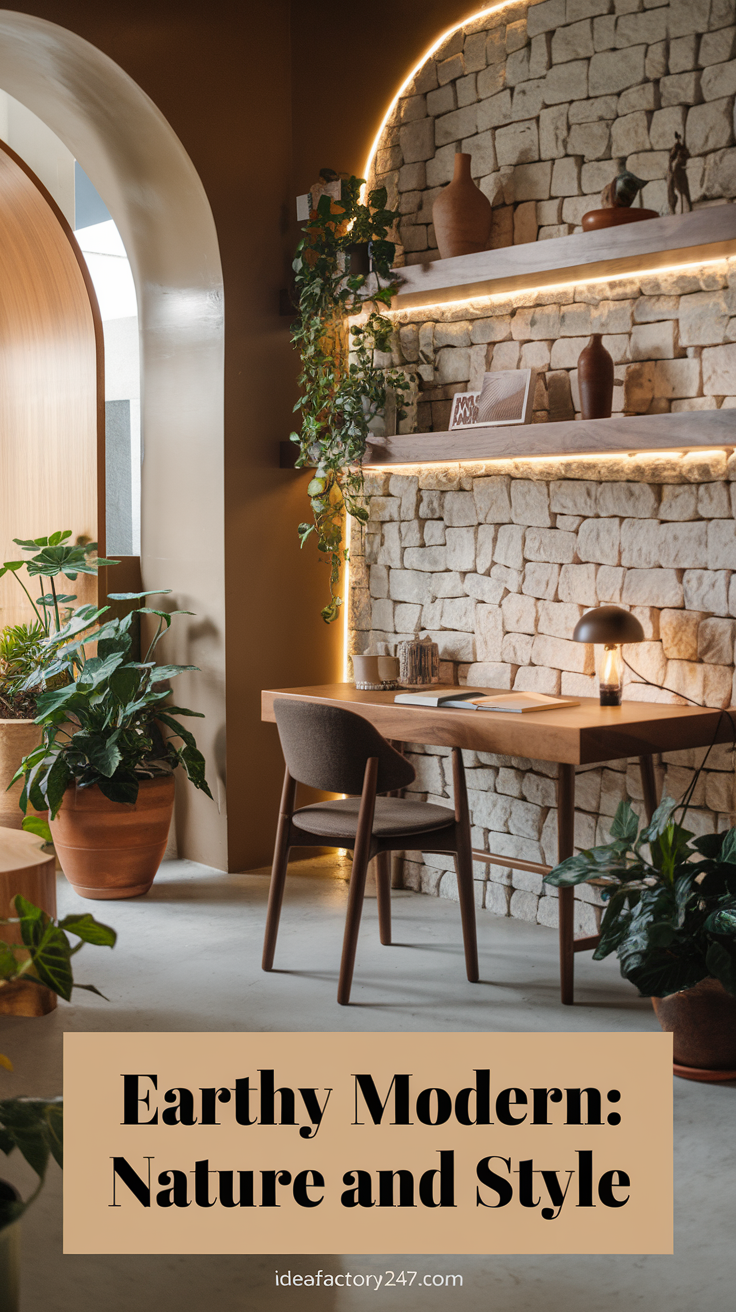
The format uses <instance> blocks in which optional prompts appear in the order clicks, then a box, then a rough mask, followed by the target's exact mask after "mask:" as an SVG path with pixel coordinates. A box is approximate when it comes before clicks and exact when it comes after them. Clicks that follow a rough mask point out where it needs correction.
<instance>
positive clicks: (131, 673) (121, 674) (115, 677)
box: [110, 634, 141, 706]
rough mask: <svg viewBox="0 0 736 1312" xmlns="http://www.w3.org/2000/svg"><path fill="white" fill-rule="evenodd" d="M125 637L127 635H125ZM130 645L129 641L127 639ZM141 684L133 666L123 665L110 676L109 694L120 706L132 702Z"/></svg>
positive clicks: (138, 674)
mask: <svg viewBox="0 0 736 1312" xmlns="http://www.w3.org/2000/svg"><path fill="white" fill-rule="evenodd" d="M125 636H126V637H127V634H126V635H125ZM128 642H129V643H130V639H128ZM140 682H141V672H140V670H138V669H136V668H135V666H133V665H123V666H121V667H119V668H118V669H116V670H114V671H113V673H112V674H111V675H110V692H111V693H112V695H113V697H114V698H115V700H116V701H117V702H119V703H120V705H121V706H126V705H127V703H128V702H130V701H133V699H134V697H135V695H136V693H137V692H138V689H139V687H140Z"/></svg>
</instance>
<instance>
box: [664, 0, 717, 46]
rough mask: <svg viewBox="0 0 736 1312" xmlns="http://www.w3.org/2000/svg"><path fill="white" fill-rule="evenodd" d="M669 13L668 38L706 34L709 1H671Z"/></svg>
mask: <svg viewBox="0 0 736 1312" xmlns="http://www.w3.org/2000/svg"><path fill="white" fill-rule="evenodd" d="M669 11H670V12H669V34H670V37H678V36H688V35H689V34H690V33H691V32H707V30H708V18H709V14H710V0H671V3H670V6H669Z"/></svg>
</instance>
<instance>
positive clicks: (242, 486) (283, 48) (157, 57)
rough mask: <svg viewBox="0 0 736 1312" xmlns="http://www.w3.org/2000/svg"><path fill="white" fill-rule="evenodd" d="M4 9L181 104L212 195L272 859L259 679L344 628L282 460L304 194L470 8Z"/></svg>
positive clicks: (329, 4) (236, 729)
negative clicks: (329, 605)
mask: <svg viewBox="0 0 736 1312" xmlns="http://www.w3.org/2000/svg"><path fill="white" fill-rule="evenodd" d="M7 7H8V8H9V9H11V11H16V12H20V13H28V14H33V15H35V16H37V17H40V18H44V19H47V20H48V21H49V22H53V23H57V24H59V25H60V26H62V27H66V28H69V29H70V30H71V31H73V32H76V33H77V34H78V35H80V36H81V37H83V38H84V39H85V40H87V41H89V42H91V43H92V44H93V45H94V46H97V47H98V48H99V49H101V50H102V51H104V52H105V54H107V55H108V56H109V57H110V58H111V59H113V60H115V61H116V63H118V64H119V65H120V66H121V67H122V68H123V69H124V70H125V71H126V72H127V73H128V74H129V75H130V76H131V77H132V78H133V79H134V80H135V81H136V82H137V83H138V85H139V86H140V87H142V89H143V90H144V91H145V92H146V93H147V94H148V95H149V96H150V97H151V99H152V100H153V101H154V102H155V103H156V105H157V106H158V107H159V108H160V110H161V111H162V113H163V114H164V115H165V116H166V118H167V119H168V121H169V123H170V124H171V126H172V128H173V129H174V131H175V132H176V133H177V135H178V136H179V138H180V140H181V142H182V144H183V145H184V148H185V149H186V150H187V152H188V153H189V155H190V157H191V160H192V162H193V164H194V167H195V168H196V169H197V171H198V173H199V176H200V178H201V180H202V183H203V185H204V188H205V190H206V192H207V196H208V199H209V202H210V205H211V207H212V211H213V214H214V219H215V223H216V226H217V233H218V239H219V243H220V249H221V257H222V265H223V271H224V281H225V322H226V357H225V360H226V362H225V371H226V378H225V524H224V526H223V531H224V535H225V549H226V593H227V648H226V650H227V658H226V659H227V734H228V748H227V767H228V780H227V784H228V810H229V821H228V847H229V867H230V869H243V868H248V867H253V866H256V865H259V864H262V863H264V862H265V861H267V860H268V859H269V856H270V849H271V844H272V841H273V832H274V826H275V815H276V808H277V802H278V791H279V786H280V774H281V761H280V753H279V751H278V745H277V742H276V736H275V734H274V732H273V730H272V728H270V727H268V728H267V727H263V726H261V724H260V719H259V692H260V689H261V687H264V686H274V684H275V685H276V686H288V685H290V684H291V685H294V684H298V683H316V682H322V681H327V680H329V679H332V678H334V677H339V673H340V658H341V645H342V626H341V625H334V626H332V628H330V629H327V628H326V627H325V626H324V624H323V623H322V621H321V619H320V618H319V609H320V606H321V605H322V604H323V602H324V597H325V593H326V571H325V570H323V569H322V568H320V567H319V566H318V565H317V563H316V558H315V553H314V551H313V550H310V549H309V548H308V549H306V550H305V552H304V553H300V551H299V548H298V543H297V538H296V532H295V526H296V524H297V523H298V521H299V520H300V519H301V518H303V517H304V511H305V508H306V505H305V497H304V488H305V483H306V476H304V475H296V474H294V473H291V472H286V471H282V470H280V469H279V468H278V442H279V440H280V439H282V438H283V437H285V436H286V435H287V434H288V431H289V429H290V427H291V425H292V416H291V406H292V403H293V400H294V396H295V388H294V377H295V365H296V361H295V359H294V357H293V355H292V353H291V351H290V348H289V343H288V324H287V321H285V320H284V319H282V318H280V317H279V315H278V292H279V288H281V287H283V286H284V285H285V284H286V279H287V275H288V269H289V262H290V258H291V251H292V249H293V245H294V241H295V237H296V227H295V223H294V220H293V213H294V196H295V194H296V193H297V192H298V191H303V190H305V189H306V188H307V187H308V186H309V184H310V182H311V181H313V180H314V177H315V176H316V173H317V171H318V170H319V168H320V167H321V166H323V165H325V164H329V165H331V166H333V167H336V168H346V169H353V170H355V171H360V170H361V169H362V167H363V163H364V160H365V155H366V153H367V149H368V146H369V144H370V141H371V139H372V137H373V135H374V133H375V131H376V128H377V126H378V123H379V122H380V118H381V115H382V113H383V109H384V108H385V105H386V103H387V101H388V100H389V99H390V97H391V95H392V94H393V92H394V90H395V89H396V86H397V85H398V83H399V82H400V81H401V80H402V79H403V77H404V76H405V73H406V71H407V69H408V67H409V66H410V65H411V64H412V63H414V62H416V59H417V58H418V57H419V55H420V54H421V53H422V51H423V50H424V49H425V48H426V46H427V45H428V44H429V42H430V41H431V40H432V39H434V37H435V36H436V35H437V34H438V32H439V31H441V30H443V29H444V28H445V27H446V26H447V25H448V23H450V22H452V21H453V19H454V18H456V17H457V18H459V17H462V16H463V15H464V13H466V12H468V9H467V8H466V7H465V6H464V5H459V4H457V3H447V0H424V2H422V3H420V2H419V0H411V3H403V4H401V5H399V6H398V12H397V6H396V5H395V4H392V5H389V4H388V3H387V2H386V0H376V3H374V4H373V5H372V6H371V10H370V13H369V14H367V13H366V11H361V10H359V9H358V8H357V7H353V6H350V7H348V6H345V5H344V4H341V3H338V0H307V2H306V3H302V2H300V0H294V3H293V4H292V5H291V6H290V5H289V0H271V3H270V4H269V5H268V6H267V7H264V6H262V5H260V4H256V3H254V2H253V0H250V3H247V4H242V3H239V4H235V3H233V4H222V3H219V4H218V3H214V4H212V5H209V6H203V5H202V4H201V3H196V4H195V3H191V2H188V0H183V2H182V0H116V3H115V5H114V6H102V5H100V4H99V0H35V3H33V4H32V5H26V4H15V5H9V6H7ZM389 34H390V35H389ZM292 49H293V51H294V55H295V57H294V60H293V75H292V66H291V52H292ZM347 87H349V91H348V90H338V89H337V88H347ZM292 104H293V114H292ZM292 124H293V126H292ZM163 497H165V490H164V489H162V498H163ZM193 532H196V526H193ZM200 859H204V860H206V859H207V855H206V853H203V854H201V855H200ZM212 859H214V858H212Z"/></svg>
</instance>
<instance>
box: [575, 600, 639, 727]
mask: <svg viewBox="0 0 736 1312" xmlns="http://www.w3.org/2000/svg"><path fill="white" fill-rule="evenodd" d="M572 636H573V640H574V641H575V642H592V643H593V644H594V645H595V646H596V647H599V648H602V652H601V655H600V659H599V661H598V662H597V664H598V681H599V691H600V702H601V706H620V705H621V695H622V692H623V657H622V653H621V647H622V646H623V644H624V643H630V642H643V641H644V630H643V628H642V627H641V624H640V623H639V621H638V619H637V618H636V616H635V615H632V614H631V612H630V611H628V610H622V609H621V607H620V606H597V607H596V608H595V609H594V610H589V611H586V613H585V615H583V616H582V617H581V619H579V620H578V622H577V624H576V625H575V630H574V632H573V635H572Z"/></svg>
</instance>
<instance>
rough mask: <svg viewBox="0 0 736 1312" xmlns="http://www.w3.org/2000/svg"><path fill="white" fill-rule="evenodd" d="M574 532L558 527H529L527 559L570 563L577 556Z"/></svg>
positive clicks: (525, 544)
mask: <svg viewBox="0 0 736 1312" xmlns="http://www.w3.org/2000/svg"><path fill="white" fill-rule="evenodd" d="M575 545H576V539H575V534H574V533H565V532H561V531H560V530H559V529H556V528H529V530H528V531H527V534H526V539H525V542H524V555H525V557H526V559H527V560H531V561H539V562H546V563H548V564H554V565H570V564H572V562H573V560H574V558H575Z"/></svg>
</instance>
